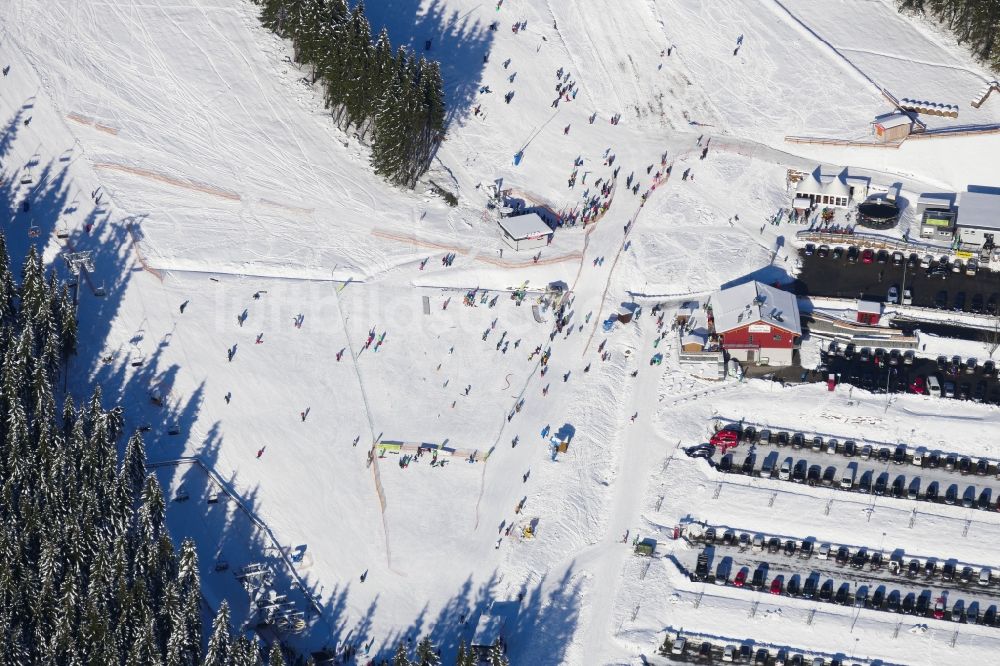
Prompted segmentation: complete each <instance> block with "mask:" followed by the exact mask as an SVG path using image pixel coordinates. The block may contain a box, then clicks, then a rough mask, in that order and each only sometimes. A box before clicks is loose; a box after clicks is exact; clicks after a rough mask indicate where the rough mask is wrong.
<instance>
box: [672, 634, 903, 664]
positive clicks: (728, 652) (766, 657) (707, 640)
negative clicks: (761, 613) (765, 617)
mask: <svg viewBox="0 0 1000 666" xmlns="http://www.w3.org/2000/svg"><path fill="white" fill-rule="evenodd" d="M660 654H661V655H663V656H664V657H667V659H668V660H669V661H670V662H673V663H698V662H704V661H708V660H720V659H721V660H722V661H724V662H736V663H744V664H751V663H752V664H754V666H766V665H767V664H771V663H773V664H775V666H841V665H844V666H847V665H848V664H849V665H850V666H868V665H869V664H871V665H872V666H874V664H879V666H890V664H888V663H887V662H884V661H881V660H875V661H870V660H868V659H861V658H854V657H853V656H852V657H850V658H849V659H845V657H844V655H830V654H822V653H818V652H814V651H812V650H808V649H803V648H792V647H787V646H780V645H771V644H766V643H759V642H757V641H754V640H752V639H746V640H741V639H736V638H728V637H723V636H715V635H712V634H705V633H700V632H694V631H689V630H687V629H683V628H680V629H674V628H673V627H668V628H667V637H666V639H664V642H663V646H662V647H661V650H660ZM772 657H773V659H774V661H773V662H772V661H771V659H772Z"/></svg>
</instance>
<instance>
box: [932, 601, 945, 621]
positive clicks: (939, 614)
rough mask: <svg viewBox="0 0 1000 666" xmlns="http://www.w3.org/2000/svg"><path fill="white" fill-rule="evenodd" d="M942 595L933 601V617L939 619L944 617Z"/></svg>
mask: <svg viewBox="0 0 1000 666" xmlns="http://www.w3.org/2000/svg"><path fill="white" fill-rule="evenodd" d="M944 608H945V606H944V597H938V599H937V601H935V602H934V619H935V620H940V619H941V618H943V617H944Z"/></svg>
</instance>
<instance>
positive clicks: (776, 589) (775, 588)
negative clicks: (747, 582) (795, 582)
mask: <svg viewBox="0 0 1000 666" xmlns="http://www.w3.org/2000/svg"><path fill="white" fill-rule="evenodd" d="M771 594H781V576H778V577H777V578H775V579H774V580H772V581H771Z"/></svg>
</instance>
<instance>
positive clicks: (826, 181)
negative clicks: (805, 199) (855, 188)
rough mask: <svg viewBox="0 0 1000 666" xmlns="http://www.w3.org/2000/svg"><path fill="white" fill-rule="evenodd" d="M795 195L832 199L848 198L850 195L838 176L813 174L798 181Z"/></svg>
mask: <svg viewBox="0 0 1000 666" xmlns="http://www.w3.org/2000/svg"><path fill="white" fill-rule="evenodd" d="M795 194H796V196H804V195H807V194H811V195H813V196H816V195H824V194H825V195H828V196H834V197H849V196H850V195H851V188H850V187H848V185H847V183H846V182H844V180H843V178H841V175H839V174H833V173H819V174H816V173H814V174H810V176H809V177H807V178H803V179H802V180H800V181H799V183H798V185H796V187H795Z"/></svg>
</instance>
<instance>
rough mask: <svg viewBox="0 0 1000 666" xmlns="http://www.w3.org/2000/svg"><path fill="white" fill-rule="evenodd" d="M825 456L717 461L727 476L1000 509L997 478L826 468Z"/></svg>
mask: <svg viewBox="0 0 1000 666" xmlns="http://www.w3.org/2000/svg"><path fill="white" fill-rule="evenodd" d="M830 462H831V460H830V458H829V457H825V454H821V453H815V452H813V451H811V450H805V449H803V450H801V451H799V452H798V453H797V454H794V455H784V454H782V453H781V452H778V451H770V452H766V454H765V453H757V452H754V451H752V450H751V451H748V452H747V453H746V454H745V455H743V456H741V457H736V456H734V454H733V453H727V454H726V455H724V456H723V457H722V458H721V459H720V460H719V463H718V467H719V471H721V472H723V473H733V474H745V475H747V476H759V477H761V478H764V479H777V480H778V481H779V482H785V483H789V482H790V483H799V484H807V485H809V486H822V487H827V488H831V489H835V490H840V491H844V492H857V493H860V494H863V495H869V494H870V495H874V496H878V497H882V496H885V497H892V498H896V499H904V498H905V499H907V500H919V501H925V502H934V503H944V504H948V505H961V506H963V507H965V508H973V507H975V508H977V509H980V510H983V511H992V510H1000V503H998V502H1000V500H998V498H1000V480H997V479H996V477H995V476H985V475H980V476H961V477H957V478H956V476H955V475H954V473H953V472H951V471H949V470H947V469H943V468H938V469H922V470H920V471H919V473H917V470H915V469H914V468H912V467H909V468H907V467H902V466H901V465H902V463H901V464H900V466H897V465H893V464H892V463H890V462H882V461H880V460H878V459H868V460H864V459H859V460H855V461H851V462H844V463H841V464H839V465H833V464H828V463H830Z"/></svg>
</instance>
